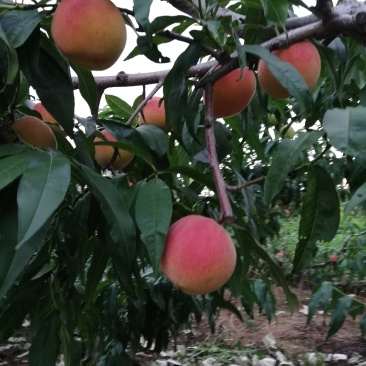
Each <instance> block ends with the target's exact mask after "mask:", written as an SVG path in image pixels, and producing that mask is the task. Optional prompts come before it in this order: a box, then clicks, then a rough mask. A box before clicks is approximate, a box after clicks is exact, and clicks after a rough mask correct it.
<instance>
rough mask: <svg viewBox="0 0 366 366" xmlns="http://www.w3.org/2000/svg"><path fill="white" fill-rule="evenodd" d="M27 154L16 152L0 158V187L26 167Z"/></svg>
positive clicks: (16, 176)
mask: <svg viewBox="0 0 366 366" xmlns="http://www.w3.org/2000/svg"><path fill="white" fill-rule="evenodd" d="M28 162H29V154H28V153H23V154H16V155H11V156H8V157H6V158H3V159H0V171H1V174H0V189H3V188H4V187H6V186H7V185H8V184H10V183H11V182H13V181H14V180H15V179H16V178H18V177H19V176H21V175H22V174H23V173H24V171H25V170H26V169H27V166H28Z"/></svg>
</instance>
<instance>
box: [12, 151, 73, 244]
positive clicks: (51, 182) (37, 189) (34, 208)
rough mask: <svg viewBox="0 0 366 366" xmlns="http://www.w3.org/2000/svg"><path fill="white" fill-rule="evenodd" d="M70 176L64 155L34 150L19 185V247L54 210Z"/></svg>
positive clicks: (65, 189) (68, 165)
mask: <svg viewBox="0 0 366 366" xmlns="http://www.w3.org/2000/svg"><path fill="white" fill-rule="evenodd" d="M70 178H71V169H70V163H69V160H68V159H66V158H65V157H64V156H63V155H61V154H55V153H53V152H44V151H34V152H32V154H31V155H30V163H29V165H28V168H27V170H26V171H25V172H24V174H23V177H22V178H21V180H20V183H19V188H18V196H17V201H18V210H19V211H18V217H19V227H18V244H17V247H18V248H19V247H20V246H21V245H23V244H24V243H25V242H26V241H27V240H29V239H30V238H31V237H32V236H33V235H35V234H36V233H37V231H38V230H39V229H40V228H41V227H42V226H43V225H44V223H45V222H46V221H47V220H48V218H49V217H50V216H51V215H52V214H53V213H54V212H55V210H56V209H57V207H58V206H59V205H60V203H61V202H62V200H63V199H64V197H65V194H66V191H67V189H68V187H69V184H70Z"/></svg>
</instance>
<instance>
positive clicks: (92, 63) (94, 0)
mask: <svg viewBox="0 0 366 366" xmlns="http://www.w3.org/2000/svg"><path fill="white" fill-rule="evenodd" d="M51 33H52V37H53V39H54V41H55V43H56V45H57V47H58V48H59V49H60V51H61V52H62V53H63V54H64V55H65V56H66V57H67V58H68V59H69V60H70V61H72V62H74V63H75V64H76V65H78V66H81V67H83V68H85V69H88V70H105V69H107V68H109V67H110V66H112V65H113V64H114V63H115V62H116V61H117V59H118V58H119V56H120V55H121V53H122V51H123V49H124V47H125V44H126V24H125V21H124V18H123V16H122V14H121V12H120V11H119V9H118V8H117V7H116V6H115V5H114V4H113V3H112V2H111V1H110V0H62V1H61V3H60V4H59V5H58V6H57V9H56V11H55V13H54V15H53V19H52V25H51Z"/></svg>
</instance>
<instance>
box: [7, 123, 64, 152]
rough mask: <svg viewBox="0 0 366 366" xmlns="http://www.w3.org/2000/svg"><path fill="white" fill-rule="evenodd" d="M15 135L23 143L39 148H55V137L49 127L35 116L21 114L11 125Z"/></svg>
mask: <svg viewBox="0 0 366 366" xmlns="http://www.w3.org/2000/svg"><path fill="white" fill-rule="evenodd" d="M11 128H12V130H13V131H14V132H15V133H16V135H17V136H18V137H19V138H20V139H21V140H22V141H24V142H25V143H27V144H29V145H33V146H36V147H40V148H53V149H56V148H57V141H56V137H55V135H54V134H53V132H52V130H51V128H50V127H49V126H48V125H47V124H46V123H44V122H43V121H42V120H40V119H39V118H37V117H33V116H23V117H21V118H19V119H17V120H16V121H15V122H14V123H13V124H12V126H11Z"/></svg>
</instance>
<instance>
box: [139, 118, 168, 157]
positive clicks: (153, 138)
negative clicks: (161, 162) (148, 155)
mask: <svg viewBox="0 0 366 366" xmlns="http://www.w3.org/2000/svg"><path fill="white" fill-rule="evenodd" d="M136 131H137V132H138V133H139V134H140V135H141V136H142V138H143V139H144V141H145V143H146V145H148V146H149V148H150V149H151V150H152V151H154V152H155V153H156V154H157V155H158V156H159V157H160V158H161V157H163V156H164V155H165V153H166V150H167V148H168V141H167V138H166V135H165V132H164V131H163V130H162V129H161V128H159V127H156V126H153V125H148V124H143V125H141V126H139V127H137V128H136Z"/></svg>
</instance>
